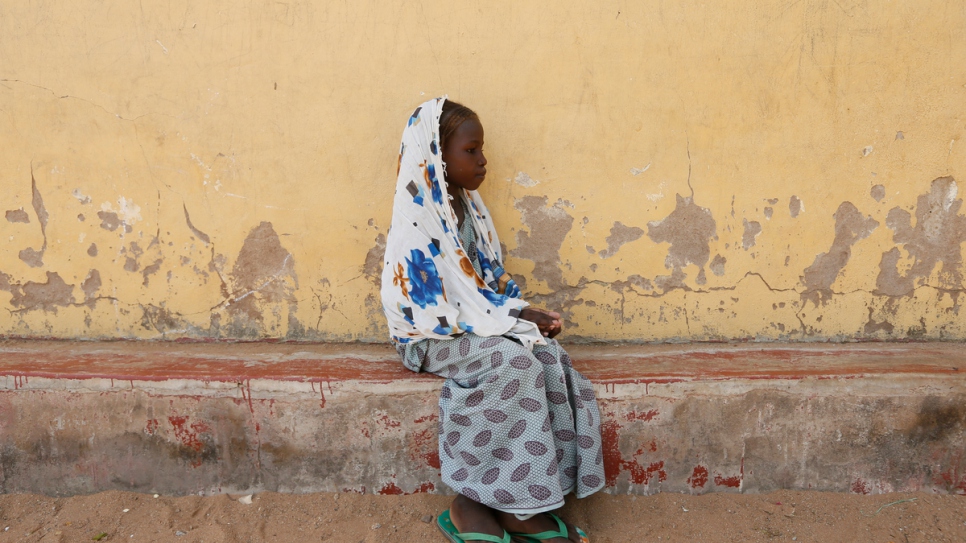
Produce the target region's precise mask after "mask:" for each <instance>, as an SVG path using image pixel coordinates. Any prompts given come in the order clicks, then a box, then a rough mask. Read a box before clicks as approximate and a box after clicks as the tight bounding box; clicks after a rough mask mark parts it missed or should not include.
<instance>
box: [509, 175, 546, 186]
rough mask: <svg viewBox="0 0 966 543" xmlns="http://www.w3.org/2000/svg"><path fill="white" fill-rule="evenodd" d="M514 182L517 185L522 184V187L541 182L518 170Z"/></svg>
mask: <svg viewBox="0 0 966 543" xmlns="http://www.w3.org/2000/svg"><path fill="white" fill-rule="evenodd" d="M513 182H514V183H516V184H517V185H520V186H521V187H527V188H530V187H535V186H537V185H539V184H540V181H537V180H536V179H533V178H532V177H530V176H529V175H527V174H526V173H524V172H518V173H517V175H516V177H514V178H513Z"/></svg>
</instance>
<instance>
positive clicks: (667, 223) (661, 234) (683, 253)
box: [647, 194, 717, 291]
mask: <svg viewBox="0 0 966 543" xmlns="http://www.w3.org/2000/svg"><path fill="white" fill-rule="evenodd" d="M675 198H676V206H675V208H674V211H672V212H671V214H670V215H668V216H667V217H666V218H664V220H661V221H653V222H650V223H648V224H647V236H648V237H649V238H651V240H653V241H655V242H657V243H665V242H666V243H670V244H671V246H670V247H669V248H668V254H667V258H665V260H664V266H665V267H666V268H668V269H671V270H673V271H672V273H671V275H670V276H659V277H657V278H655V280H654V283H655V284H656V285H657V286H658V287H659V288H662V289H663V290H665V291H667V290H669V289H670V288H677V287H683V286H684V283H683V281H684V279H685V278H686V277H687V275H686V274H685V273H684V272H683V271H682V268H683V267H684V266H686V265H688V264H695V265H696V266H698V267H699V268H700V271H699V272H698V275H699V277H702V276H703V275H704V266H705V264H707V263H708V258H710V256H711V246H710V242H711V240H712V239H716V238H717V235H716V233H715V221H714V217H713V216H712V215H711V210H709V209H707V208H704V207H700V206H698V205H697V204H695V203H694V200H693V199H692V198H690V197H687V198H685V197H683V196H681V195H680V194H676V195H675Z"/></svg>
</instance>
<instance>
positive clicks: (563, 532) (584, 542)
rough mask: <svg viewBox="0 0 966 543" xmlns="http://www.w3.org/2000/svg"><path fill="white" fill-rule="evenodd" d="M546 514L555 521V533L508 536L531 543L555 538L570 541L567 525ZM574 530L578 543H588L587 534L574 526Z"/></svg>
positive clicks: (554, 516) (513, 534)
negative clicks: (578, 539)
mask: <svg viewBox="0 0 966 543" xmlns="http://www.w3.org/2000/svg"><path fill="white" fill-rule="evenodd" d="M547 514H548V515H550V518H552V519H554V520H555V521H557V531H556V532H554V531H551V530H548V531H546V532H540V533H538V534H518V533H512V534H510V535H511V536H513V537H518V538H520V539H524V540H526V541H530V542H533V543H536V542H538V541H546V540H547V539H553V538H555V537H561V538H563V539H570V531H569V530H567V525H566V524H564V521H562V520H560V517H558V516H557V515H554V514H553V513H547ZM574 529H575V530H577V535H579V536H580V543H590V539H588V538H587V534H585V533H584V531H583V530H581V529H580V528H577V527H576V526H574Z"/></svg>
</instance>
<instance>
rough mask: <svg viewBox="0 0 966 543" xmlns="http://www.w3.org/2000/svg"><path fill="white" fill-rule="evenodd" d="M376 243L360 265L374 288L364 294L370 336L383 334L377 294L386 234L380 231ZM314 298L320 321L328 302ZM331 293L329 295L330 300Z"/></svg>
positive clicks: (371, 224) (316, 295)
mask: <svg viewBox="0 0 966 543" xmlns="http://www.w3.org/2000/svg"><path fill="white" fill-rule="evenodd" d="M369 222H370V224H369V226H373V221H372V220H370V221H369ZM375 242H376V244H375V245H373V246H372V248H371V249H369V252H367V253H366V261H365V263H363V265H362V273H363V275H365V276H366V278H367V279H368V280H369V282H370V283H372V285H373V287H374V290H373V291H371V292H369V293H368V294H366V300H365V305H366V314H367V315H369V319H368V322H369V326H368V329H369V333H370V334H371V335H372V336H379V335H382V336H385V328H383V327H385V317H384V316H383V314H382V298H381V296H380V294H379V290H380V288H381V287H382V270H383V267H384V266H383V264H384V263H385V260H383V259H384V258H385V255H386V236H385V235H384V234H382V233H381V232H380V233H379V234H378V235H377V236H376V239H375ZM315 297H316V299H317V300H318V303H319V322H321V321H322V316H323V315H324V314H325V312H326V310H328V308H329V306H330V304H329V303H323V302H322V299H321V296H320V295H319V294H318V293H316V294H315ZM331 298H332V295H331V294H330V295H329V299H330V301H331Z"/></svg>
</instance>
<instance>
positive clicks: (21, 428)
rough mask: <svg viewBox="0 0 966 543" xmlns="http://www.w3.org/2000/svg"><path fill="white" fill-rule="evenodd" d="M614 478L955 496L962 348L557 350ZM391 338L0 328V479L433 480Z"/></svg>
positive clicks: (432, 439)
mask: <svg viewBox="0 0 966 543" xmlns="http://www.w3.org/2000/svg"><path fill="white" fill-rule="evenodd" d="M569 350H570V352H571V355H572V357H573V359H574V361H575V365H576V366H577V368H578V369H579V370H580V371H581V372H582V373H584V374H585V375H586V376H587V377H589V378H590V379H591V380H592V381H593V382H594V383H595V386H596V389H597V394H598V397H599V400H600V405H601V411H602V414H603V416H604V424H603V438H604V450H605V468H606V473H607V483H608V487H609V489H610V490H611V491H613V492H622V493H623V492H633V493H654V492H659V491H683V492H691V493H702V492H709V491H744V492H764V491H770V490H774V489H779V488H789V489H815V490H831V491H850V492H860V493H882V492H893V491H920V490H927V491H936V492H944V493H959V494H966V436H964V429H966V352H964V350H963V346H962V344H951V343H941V344H937V343H920V344H884V343H866V344H849V345H839V344H836V345H828V344H822V345H815V344H764V345H763V344H743V345H725V344H692V345H681V346H678V345H660V346H586V345H581V346H572V347H570V348H569ZM441 384H442V380H440V379H438V378H436V377H434V376H427V375H416V374H413V373H411V372H409V371H407V370H405V369H403V368H402V366H401V365H400V364H399V362H398V360H397V358H396V355H395V352H394V351H393V350H392V349H390V348H389V347H388V346H373V345H354V344H353V345H304V344H288V343H276V344H272V343H230V344H210V343H204V344H200V343H149V342H110V343H95V342H90V343H86V342H57V341H4V342H0V491H3V492H41V493H46V494H54V495H66V494H77V493H88V492H96V491H101V490H108V489H123V490H134V491H141V492H162V493H166V494H188V493H197V492H250V491H261V490H274V491H283V492H285V491H287V492H313V491H334V490H347V491H358V492H378V493H386V494H401V493H413V492H426V491H443V492H445V491H447V489H445V488H444V487H443V486H442V485H441V483H440V481H439V474H438V469H439V458H438V456H437V453H436V400H437V394H438V390H439V387H440V386H441Z"/></svg>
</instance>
